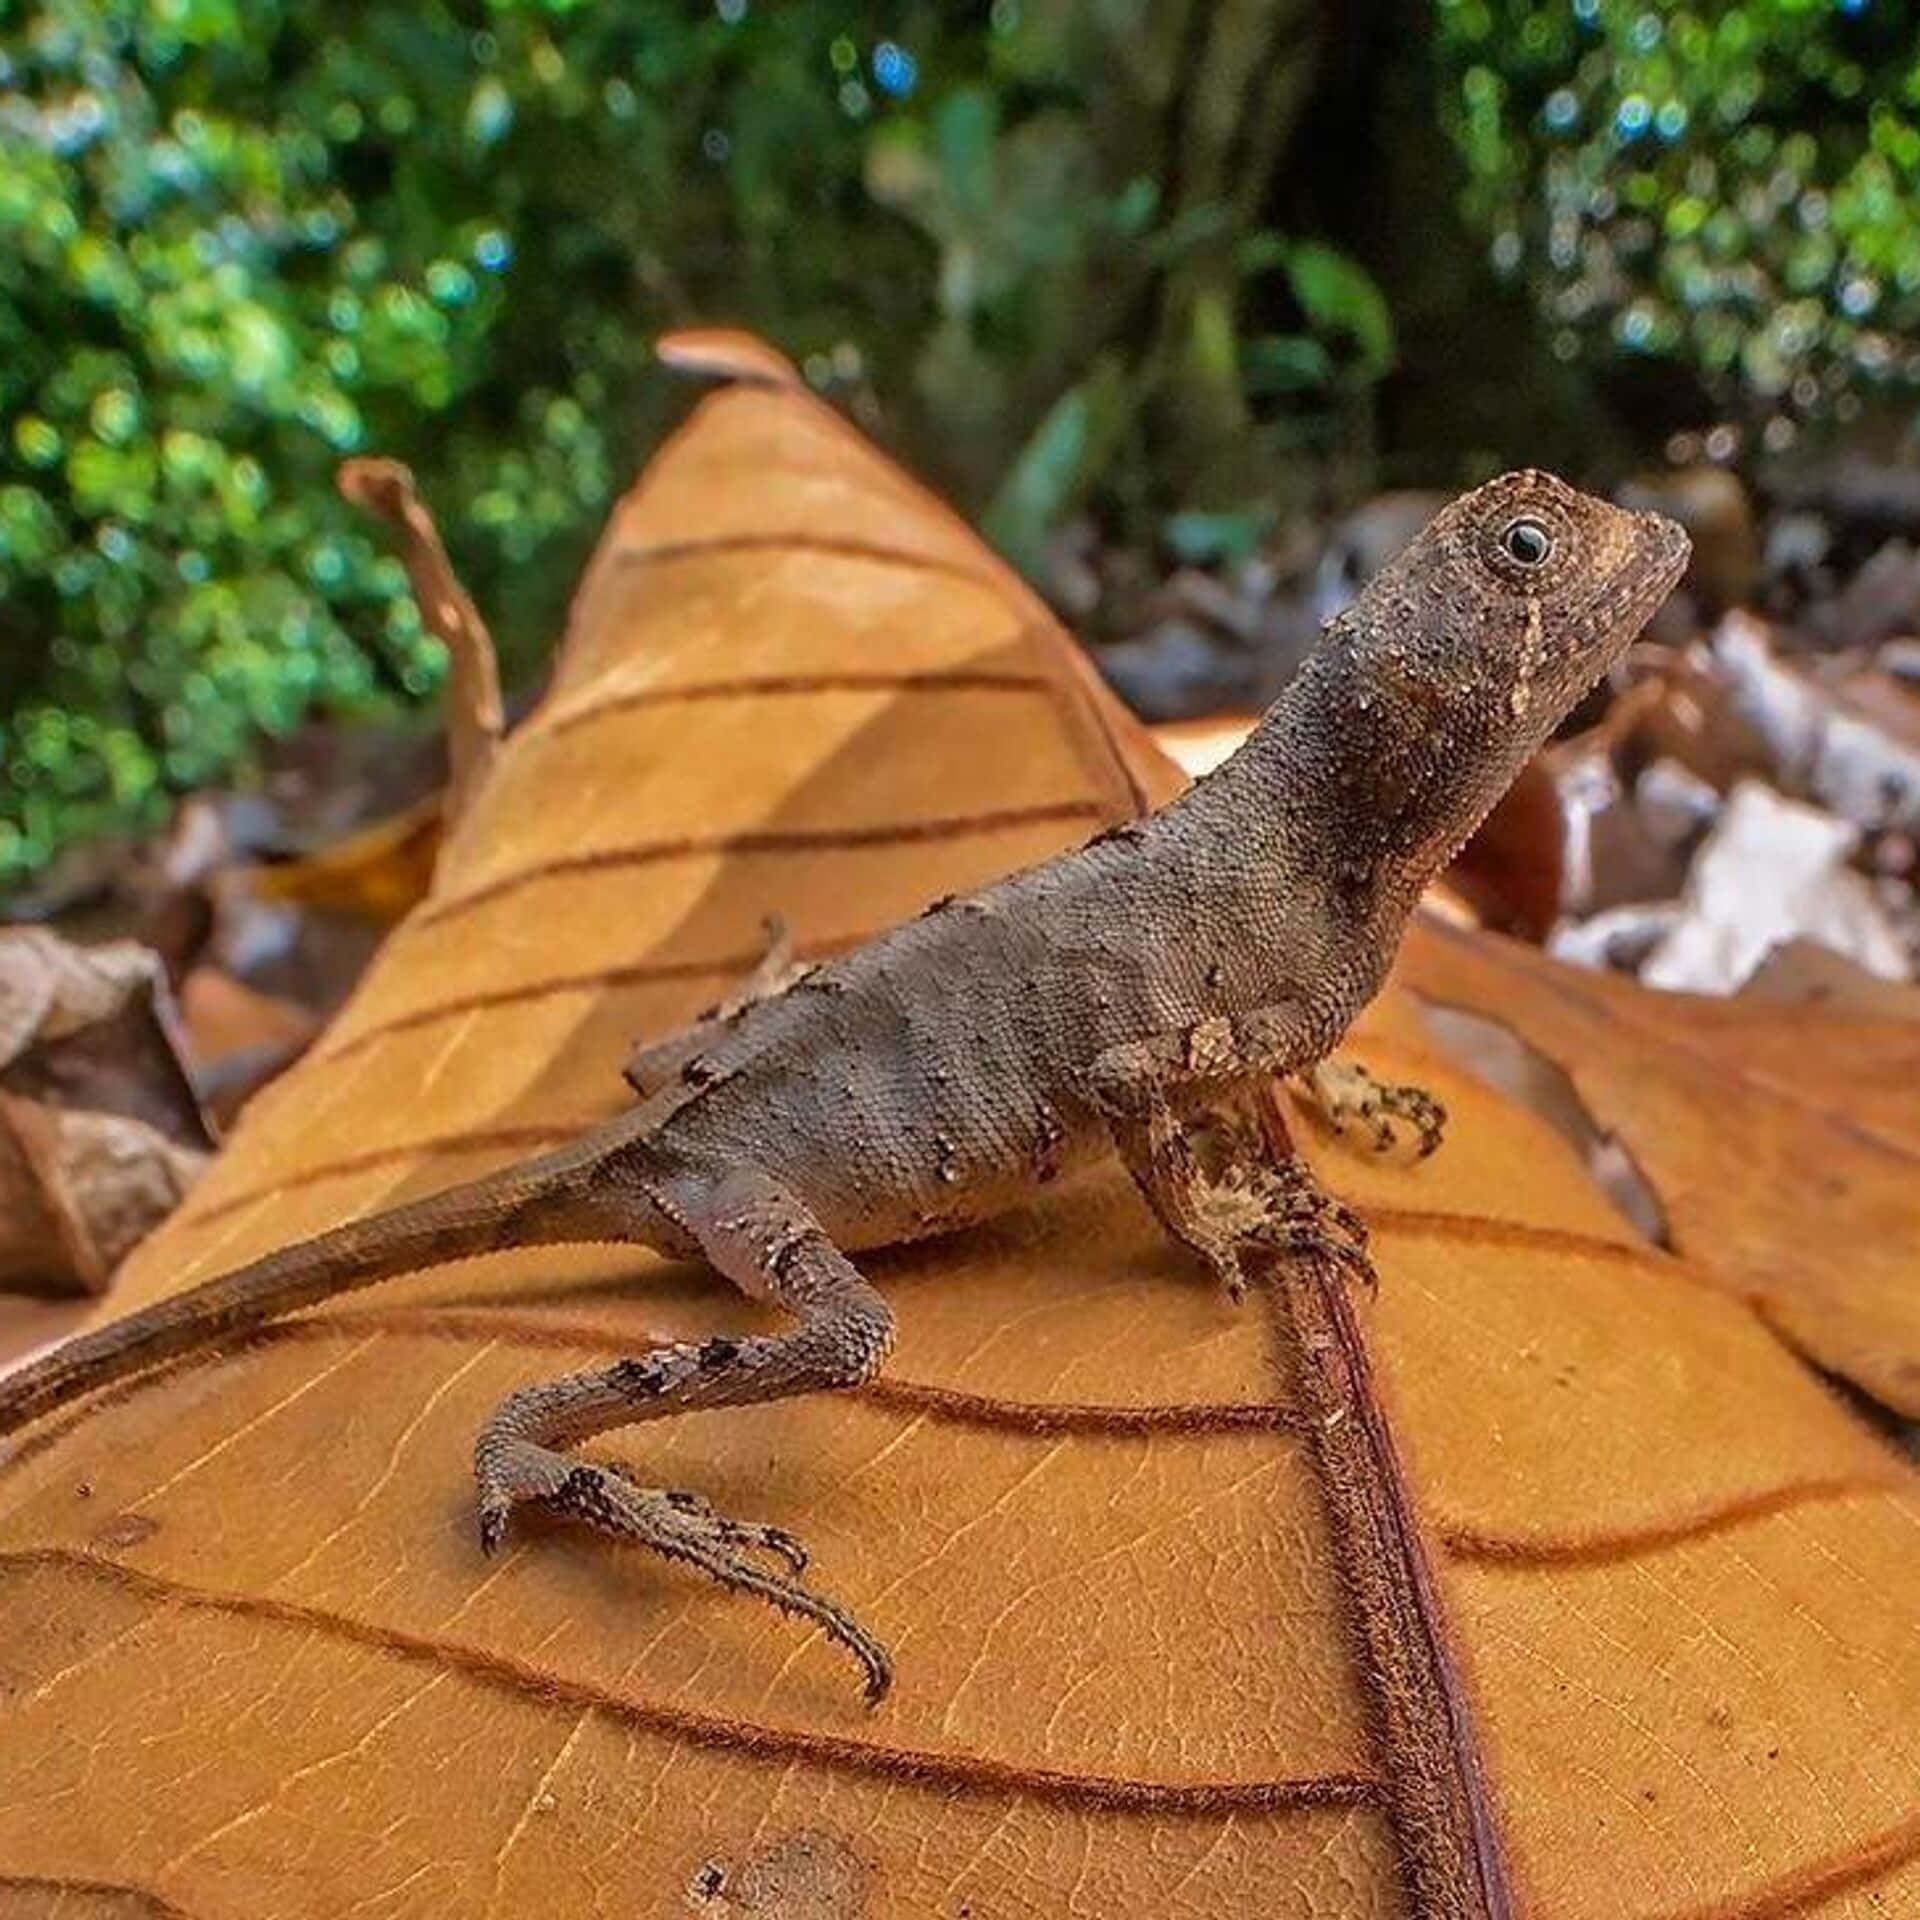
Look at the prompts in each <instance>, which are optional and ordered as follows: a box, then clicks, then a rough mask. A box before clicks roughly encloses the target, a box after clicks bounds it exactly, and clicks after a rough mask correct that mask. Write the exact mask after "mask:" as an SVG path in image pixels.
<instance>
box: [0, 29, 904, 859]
mask: <svg viewBox="0 0 1920 1920" xmlns="http://www.w3.org/2000/svg"><path fill="white" fill-rule="evenodd" d="M863 11H865V12H869V13H872V14H874V15H876V16H877V15H879V14H880V13H881V12H883V11H884V12H885V13H886V14H888V15H889V16H892V17H896V18H897V16H898V14H899V11H900V10H899V9H898V8H887V9H880V8H877V7H875V8H868V9H862V8H860V7H857V6H848V5H844V4H834V5H829V4H825V0H785V3H784V4H782V5H781V6H779V7H766V6H762V7H758V8H754V9H751V10H749V9H748V8H747V7H745V6H744V5H740V4H737V0H725V3H724V4H721V5H719V6H717V7H714V8H711V9H705V8H698V7H689V6H687V5H685V4H683V3H682V0H651V3H648V4H628V5H624V6H622V7H618V8H592V7H582V6H576V5H571V4H568V0H491V3H490V4H489V5H487V6H486V7H484V8H479V7H473V6H454V5H450V4H443V3H442V0H404V3H403V0H388V3H386V4H373V5H367V6H363V7H357V8H354V9H351V10H343V9H341V8H340V7H338V6H337V5H334V4H330V0H246V4H245V5H244V6H242V5H239V4H236V0H0V768H3V769H4V771H3V774H0V883H4V881H5V880H6V879H7V878H8V877H10V876H18V875H19V874H21V873H22V872H24V871H26V870H28V869H30V868H31V867H32V866H34V865H35V864H37V863H38V862H39V861H40V860H42V859H44V858H45V857H46V855H47V854H48V853H49V852H50V851H51V850H52V848H53V847H54V846H55V845H56V843H57V842H58V841H59V840H61V839H64V838H68V837H72V836H75V835H78V834H82V833H85V832H89V831H94V830H98V829H99V828H101V827H105V826H109V825H120V824H125V823H128V822H134V821H143V820H151V819H152V818H153V817H154V816H155V813H156V810H157V809H158V808H159V807H160V806H161V805H162V804H163V802H164V798H165V795H166V794H167V792H168V791H169V790H177V789H179V788H183V787H187V786H191V785H193V784H195V783H198V782H201V781H204V780H207V779H209V778H212V777H215V776H218V775H220V774H222V773H223V772H226V771H227V770H229V769H231V768H233V767H234V766H236V765H237V764H243V763H244V762H245V760H246V759H247V757H248V754H249V752H250V749H251V748H252V745H253V743H254V742H255V740H256V739H257V736H258V734H259V732H260V730H262V729H267V730H277V729H283V728H285V727H287V726H290V725H291V724H293V723H294V722H295V721H296V720H297V719H298V718H299V717H300V716H301V714H302V713H303V712H305V711H306V710H308V709H309V708H310V707H311V706H312V705H313V704H314V703H316V702H324V703H326V704H328V705H332V706H336V707H337V706H342V705H345V706H353V705H357V704H360V703H365V702H369V701H376V700H386V701H389V702H392V701H396V700H402V699H405V698H408V697H411V696H417V695H419V694H422V693H424V692H426V691H428V690H429V689H430V688H431V687H432V686H433V684H434V683H435V681H436V679H437V678H438V675H439V673H440V671H441V662H440V660H439V658H438V650H437V648H436V647H435V646H434V645H433V643H431V642H430V641H428V640H426V639H425V638H424V637H423V635H422V633H421V631H420V626H419V621H418V617H417V615H416V613H415V610H414V609H413V607H412V605H411V603H410V601H409V600H408V599H407V597H406V594H405V591H404V582H403V579H402V576H401V573H400V570H399V567H398V566H397V564H396V563H395V562H394V561H393V560H392V559H391V558H390V557H387V556H386V555H385V554H384V552H383V550H382V546H381V543H380V541H379V538H378V536H377V535H376V534H375V533H374V532H373V530H372V529H370V528H369V527H368V525H367V524H366V523H364V522H363V521H361V520H360V519H359V518H358V517H357V516H355V515H354V514H352V513H351V512H350V511H349V510H348V509H347V508H346V507H345V506H344V504H343V503H341V502H339V501H338V500H337V499H336V498H335V496H334V493H333V489H332V475H333V470H334V467H335V465H336V463H337V461H338V460H339V458H340V456H342V455H343V454H346V453H349V452H352V451H354V450H355V449H358V448H361V447H368V448H377V449H378V450H379V451H381V452H383V453H393V454H397V455H399V456H400V457H402V458H405V459H408V460H410V461H411V462H412V463H413V464H414V465H415V467H416V468H417V470H418V471H419V474H420V478H421V481H422V484H423V487H424V490H425V492H426V494H427V496H428V498H429V499H430V500H432V501H433V502H434V504H435V505H436V507H437V508H438V509H439V511H440V514H441V518H442V521H443V525H444V528H445V531H446V533H447V536H448V540H449V544H450V545H451V547H452V548H453V551H454V555H455V558H456V561H457V562H458V564H459V565H460V566H461V567H462V569H463V571H464V573H465V575H466V577H467V579H468V581H469V583H470V585H471V586H472V588H473V590H474V592H475V594H476V596H477V598H478V599H479V600H480V601H481V603H482V604H483V605H484V606H485V607H486V608H487V609H488V611H489V613H490V614H492V615H493V616H494V619H495V624H496V626H497V628H498V629H499V631H500V632H501V634H502V637H503V640H504V641H505V643H506V645H507V648H508V651H509V654H510V656H512V655H514V654H516V653H517V655H518V657H519V658H520V660H521V661H522V662H524V661H526V660H528V659H530V658H532V657H534V656H535V655H536V654H537V652H538V651H539V650H540V648H541V647H542V646H543V645H544V643H545V642H546V641H548V640H549V639H550V638H551V635H552V632H553V630H554V628H555V626H556V625H557V622H558V619H559V615H560V612H561V609H562V608H563V606H564V603H565V597H566V594H567V592H568V589H569V587H570V584H571V581H572V580H573V578H574V576H575V574H576V572H577V570H578V566H579V564H580V561H581V558H582V555H583V551H584V547H585V545H586V543H587V542H588V541H589V540H590V539H591V537H592V534H593V532H594V530H595V529H596V527H597V526H598V524H599V522H600V520H601V519H602V518H603V516H604V513H605V510H606V507H607V505H608V502H609V498H610V495H611V492H612V489H613V487H614V485H615V484H616V482H617V481H618V480H619V479H620V478H622V477H623V476H624V474H625V472H626V471H627V469H628V468H629V466H630V464H631V461H632V459H633V456H634V454H635V452H636V451H637V449H638V443H639V439H640V435H641V431H642V429H643V428H644V427H647V426H650V425H652V424H655V422H654V420H653V419H652V418H651V416H650V415H649V413H648V411H647V409H648V408H649V407H652V408H655V409H657V408H659V407H660V406H661V405H662V404H664V403H663V400H662V398H661V387H662V383H661V382H660V381H658V380H657V379H652V378H649V377H648V375H647V372H646V367H647V360H648V346H647V343H648V341H649V339H650V337H651V336H652V334H653V333H655V332H657V331H658V330H659V328H660V327H661V326H663V325H665V324H669V323H671V322H673V321H675V320H680V319H688V318H703V317H706V316H707V314H708V313H709V312H712V313H714V314H723V315H726V316H728V317H735V318H740V319H743V320H745V321H747V322H748V323H750V324H751V323H754V322H759V323H761V324H764V325H768V326H770V327H772V328H774V329H775V330H776V331H777V332H778V333H779V334H780V336H781V337H782V338H783V340H784V341H785V342H786V343H787V344H789V345H790V346H793V347H796V348H797V349H799V350H800V351H802V352H816V353H818V352H826V351H829V350H831V349H833V348H835V347H837V346H839V347H842V348H843V351H842V356H841V363H842V364H844V362H845V359H846V354H845V351H844V345H843V343H845V342H847V341H848V340H850V339H852V338H854V337H856V335H857V334H859V335H870V336H872V337H877V338H879V339H882V340H885V339H889V338H892V337H896V336H897V335H906V336H910V335H911V334H912V333H913V331H914V330H915V326H916V324H917V321H918V316H919V310H920V296H919V295H918V293H917V291H916V288H915V276H914V273H913V272H912V271H911V269H912V268H913V267H914V266H916V265H917V263H918V249H917V248H916V247H915V245H914V243H913V241H912V239H911V236H909V235H907V234H905V233H902V232H897V231H893V230H891V223H889V222H886V221H885V219H884V217H880V218H878V219H876V216H875V215H874V214H873V212H872V209H871V207H870V205H869V203H868V202H867V200H866V197H865V194H864V191H863V189H862V187H861V184H860V167H861V155H862V151H863V145H864V138H865V131H866V122H867V121H868V120H870V119H871V118H872V117H873V116H874V115H875V114H876V113H878V112H879V111H881V109H882V106H883V104H884V101H885V99H886V97H887V96H886V92H885V88H884V87H883V86H881V85H879V84H876V85H874V86H872V87H869V86H867V85H866V84H864V82H863V81H862V79H861V77H860V68H861V62H862V60H863V58H864V56H863V55H861V54H860V53H859V52H858V51H857V50H856V48H855V45H854V42H853V40H852V39H851V38H850V37H849V33H850V30H851V27H858V26H860V25H861V24H863V23H862V22H861V21H860V19H859V16H860V15H861V14H862V12H863ZM878 32H879V28H878V25H877V24H876V25H875V34H874V38H875V39H877V37H878ZM863 44H866V43H865V42H864V41H863ZM856 228H859V229H863V232H862V244H861V245H860V246H859V248H858V249H854V248H850V247H845V246H838V245H834V244H807V245H796V244H794V236H795V234H796V233H800V232H803V231H809V232H814V231H817V232H830V231H832V230H835V229H838V230H840V231H841V233H842V235H843V237H844V235H845V234H847V233H850V232H852V231H854V230H855V229H856ZM876 228H887V229H889V230H886V231H875V229H876ZM856 254H857V257H856ZM896 290H897V291H896Z"/></svg>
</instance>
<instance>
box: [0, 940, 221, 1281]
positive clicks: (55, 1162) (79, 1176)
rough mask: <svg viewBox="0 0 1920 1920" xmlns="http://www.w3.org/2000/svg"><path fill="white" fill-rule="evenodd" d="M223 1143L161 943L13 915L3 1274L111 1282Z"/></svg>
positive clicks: (5, 1036) (4, 1031) (0, 965)
mask: <svg viewBox="0 0 1920 1920" xmlns="http://www.w3.org/2000/svg"><path fill="white" fill-rule="evenodd" d="M212 1144H213V1140H212V1136H211V1134H210V1133H209V1132H208V1130H207V1126H206V1122H205V1119H204V1117H203V1115H202V1114H201V1111H200V1107H199V1103H198V1102H197V1100H196V1099H195V1097H194V1090H193V1087H192V1084H191V1083H190V1082H189V1080H188V1078H187V1073H186V1069H185V1067H184V1066H183V1065H182V1064H181V1043H180V1036H179V1033H178V1030H177V1026H176V1022H175V1017H174V1012H173V1005H172V1001H171V998H170V997H169V995H168V992H167V981H166V970H165V968H164V967H163V965H162V964H161V961H160V958H159V956H158V955H157V954H154V953H151V952H149V951H148V950H147V949H146V948H145V947H142V946H138V945H136V944H135V943H134V942H133V941H131V940H113V941H108V942H106V943H104V944H102V945H100V946H97V947H76V946H74V945H72V944H71V943H70V942H68V941H66V940H63V939H61V938H60V936H59V935H58V934H56V933H49V932H47V931H46V930H45V929H43V928H39V927H8V928H0V1286H12V1287H20V1286H32V1287H35V1288H39V1289H45V1288H52V1289H54V1290H56V1291H60V1292H74V1291H78V1292H82V1293H100V1292H103V1291H104V1290H105V1288H106V1285H107V1282H108V1280H109V1278H110V1277H111V1276H112V1273H113V1270H114V1268H115V1267H116V1266H117V1265H118V1264H119V1263H120V1261H121V1259H122V1258H123V1257H124V1256H125V1255H126V1253H127V1252H128V1251H129V1250H130V1249H131V1248H132V1247H134V1246H136V1245H137V1244H138V1243H139V1242H140V1241H141V1240H142V1239H143V1238H145V1236H146V1235H147V1233H148V1232H149V1231H150V1230H151V1229H152V1228H153V1227H154V1226H155V1224H156V1223H158V1222H159V1221H161V1220H163V1219H165V1218H166V1216H167V1215H168V1214H169V1213H171V1212H172V1211H173V1209H174V1207H175V1206H176V1205H178V1204H179V1201H180V1197H181V1195H182V1194H183V1193H185V1192H186V1190H187V1188H188V1187H190V1186H191V1185H192V1184H193V1181H194V1178H195V1176H196V1175H197V1174H198V1173H199V1171H200V1169H201V1167H202V1166H204V1165H205V1164H206V1159H207V1150H208V1149H209V1148H210V1147H211V1146H212Z"/></svg>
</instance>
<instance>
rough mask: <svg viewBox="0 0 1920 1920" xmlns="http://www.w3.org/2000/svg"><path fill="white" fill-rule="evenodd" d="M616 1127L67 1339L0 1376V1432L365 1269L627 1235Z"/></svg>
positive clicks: (395, 1270) (628, 1203) (367, 1279)
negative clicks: (617, 1177)
mask: <svg viewBox="0 0 1920 1920" xmlns="http://www.w3.org/2000/svg"><path fill="white" fill-rule="evenodd" d="M627 1136H628V1129H626V1128H625V1127H623V1126H622V1125H621V1124H620V1123H618V1122H616V1123H613V1124H612V1125H610V1126H608V1127H605V1128H599V1129H595V1130H594V1131H593V1132H592V1133H589V1134H587V1135H585V1136H583V1137H582V1138H581V1139H580V1140H577V1141H574V1142H571V1143H570V1144H569V1145H567V1146H565V1147H561V1148H559V1149H557V1150H556V1151H555V1152H553V1153H549V1154H543V1155H541V1156H540V1157H538V1158H537V1159H532V1160H526V1161H522V1162H521V1163H520V1164H519V1165H517V1166H511V1167H503V1168H501V1169H500V1170H499V1171H498V1172H497V1173H490V1174H486V1175H483V1176H482V1177H481V1178H480V1179H478V1180H473V1181H469V1182H468V1183H467V1184H465V1185H463V1186H457V1187H449V1188H447V1189H445V1190H444V1191H443V1192H440V1193H435V1194H429V1195H428V1196H427V1197H426V1198H424V1199H421V1200H414V1201H409V1202H407V1203H406V1204H404V1205H402V1206H398V1207H394V1208H392V1209H390V1210H389V1211H387V1212H385V1213H375V1214H370V1215H368V1216H367V1217H366V1218H364V1219H360V1220H350V1221H348V1222H347V1223H346V1224H345V1225H343V1226H338V1227H334V1228H331V1229H330V1230H329V1231H327V1232H325V1233H321V1234H316V1235H315V1236H314V1237H313V1238H312V1239H311V1240H302V1241H300V1242H298V1243H297V1244H295V1245H293V1246H291V1247H284V1248H281V1249H280V1250H279V1251H277V1252H274V1253H269V1254H267V1255H265V1256H263V1257H262V1258H261V1259H258V1260H255V1261H253V1262H251V1263H250V1264H249V1265H247V1266H244V1267H236V1268H235V1269H234V1270H233V1271H232V1272H231V1273H223V1274H220V1275H218V1276H217V1277H216V1278H214V1279H211V1280H208V1281H207V1282H205V1283H204V1284H203V1285H201V1286H197V1287H190V1288H189V1289H188V1290H187V1291H186V1292H184V1293H179V1294H175V1295H174V1296H173V1297H172V1298H171V1299H167V1300H157V1301H155V1302H154V1304H153V1305H152V1306H149V1307H142V1308H141V1309H140V1310H139V1311H138V1312H136V1313H131V1314H128V1315H126V1316H125V1317H124V1318H123V1319H119V1320H114V1321H111V1322H109V1323H108V1324H107V1325H106V1326H104V1327H101V1328H99V1329H98V1330H97V1331H96V1332H93V1333H87V1334H82V1335H81V1336H79V1337H78V1338H77V1339H73V1340H68V1341H66V1342H64V1343H63V1344H62V1345H60V1346H58V1347H56V1348H54V1350H53V1351H52V1352H51V1353H49V1354H47V1355H45V1356H44V1357H43V1358H42V1359H39V1360H36V1361H34V1362H32V1363H31V1364H30V1365H28V1366H25V1367H22V1368H20V1369H18V1370H17V1371H16V1372H14V1373H10V1374H5V1375H0V1435H5V1434H9V1433H12V1432H14V1431H15V1430H16V1429H18V1428H20V1427H23V1426H25V1425H26V1424H27V1423H28V1422H29V1421H31V1420H34V1419H37V1418H38V1417H39V1416H40V1415H41V1414H43V1413H46V1412H47V1411H48V1410H49V1409H51V1408H53V1407H55V1406H57V1405H59V1404H60V1403H61V1402H63V1401H65V1400H68V1399H70V1398H71V1397H73V1396H74V1395H75V1394H81V1393H89V1392H91V1391H92V1390H93V1389H95V1388H96V1387H103V1386H106V1385H108V1384H110V1383H111V1382H113V1381H115V1380H121V1379H124V1378H125V1377H126V1376H127V1375H129V1374H133V1373H140V1372H144V1371H145V1370H146V1369H147V1368H149V1367H152V1366H156V1365H158V1364H159V1363H160V1362H162V1361H164V1360H170V1359H173V1358H174V1357H175V1356H176V1355H178V1354H181V1353H185V1352H189V1351H191V1350H192V1349H194V1348H197V1347H201V1346H206V1345H210V1344H212V1343H214V1342H217V1341H220V1340H223V1339H226V1338H229V1337H230V1336H232V1335H234V1334H237V1333H244V1332H247V1331H248V1330H250V1329H251V1328H254V1327H257V1326H259V1325H261V1324H262V1323H263V1322H265V1321H268V1320H276V1319H278V1318H279V1317H280V1316H281V1315H282V1314H287V1313H293V1312H295V1311H297V1310H298V1309H299V1308H301V1307H310V1306H313V1305H314V1304H315V1303H316V1302H318V1301H321V1300H325V1299H328V1298H330V1297H331V1296H333V1295H334V1294H338V1293H345V1292H348V1291H350V1290H351V1289H353V1288H355V1287H364V1286H368V1285H371V1284H372V1283H373V1282H374V1281H376V1280H388V1279H392V1278H394V1277H395V1276H397V1275H399V1274H402V1273H409V1272H412V1271H414V1270H415V1269H417V1268H420V1267H428V1266H438V1265H441V1264H442V1263H444V1262H446V1261H450V1260H465V1259H470V1258H472V1257H473V1256H474V1255H476V1254H482V1253H491V1252H494V1251H495V1250H497V1249H499V1248H502V1247H516V1246H528V1245H534V1244H539V1243H543V1242H547V1243H550V1242H553V1241H561V1240H571V1241H592V1240H632V1239H636V1238H638V1237H639V1234H638V1233H637V1232H636V1228H637V1227H640V1226H641V1220H640V1214H639V1211H638V1208H637V1205H636V1203H638V1205H639V1206H640V1207H644V1206H645V1203H644V1200H643V1197H642V1196H641V1195H640V1193H639V1192H638V1191H637V1190H635V1189H633V1188H631V1187H626V1186H625V1185H624V1183H619V1184H616V1183H614V1182H611V1181H609V1180H608V1179H607V1177H606V1163H607V1149H608V1148H609V1146H610V1145H612V1144H614V1143H615V1142H616V1141H618V1140H620V1139H624V1138H626V1137H627ZM645 1211H646V1212H649V1213H650V1212H651V1211H652V1209H651V1208H650V1207H646V1208H645ZM662 1225H663V1226H664V1225H665V1223H664V1222H662ZM646 1237H647V1239H648V1241H649V1243H652V1240H653V1236H651V1235H647V1236H646ZM663 1238H665V1236H664V1235H663Z"/></svg>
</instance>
